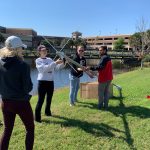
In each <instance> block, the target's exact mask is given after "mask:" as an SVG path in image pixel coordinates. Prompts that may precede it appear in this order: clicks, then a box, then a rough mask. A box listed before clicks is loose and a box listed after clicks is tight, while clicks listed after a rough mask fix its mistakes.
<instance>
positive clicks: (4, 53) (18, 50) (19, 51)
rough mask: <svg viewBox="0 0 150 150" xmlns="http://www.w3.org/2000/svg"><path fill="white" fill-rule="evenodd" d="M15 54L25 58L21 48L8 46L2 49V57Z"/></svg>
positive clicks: (0, 51)
mask: <svg viewBox="0 0 150 150" xmlns="http://www.w3.org/2000/svg"><path fill="white" fill-rule="evenodd" d="M14 56H17V57H19V58H23V56H22V49H21V48H15V49H12V48H7V47H4V48H2V49H0V57H14Z"/></svg>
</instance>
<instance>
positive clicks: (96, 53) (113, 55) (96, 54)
mask: <svg viewBox="0 0 150 150" xmlns="http://www.w3.org/2000/svg"><path fill="white" fill-rule="evenodd" d="M23 53H24V57H35V58H36V57H38V56H39V55H38V53H37V51H36V50H24V52H23ZM65 54H66V55H67V56H69V57H71V58H72V57H73V56H74V55H75V52H65ZM108 55H110V57H111V58H117V57H118V58H120V57H121V58H127V57H130V58H132V57H138V55H135V54H133V53H132V52H116V51H109V52H108ZM48 56H50V57H52V58H54V57H55V56H56V53H54V52H53V53H49V52H48ZM84 56H85V58H92V59H97V58H100V55H99V51H85V53H84Z"/></svg>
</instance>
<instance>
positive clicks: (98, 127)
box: [42, 115, 124, 138]
mask: <svg viewBox="0 0 150 150" xmlns="http://www.w3.org/2000/svg"><path fill="white" fill-rule="evenodd" d="M53 117H54V118H58V119H61V120H60V121H54V120H46V119H45V120H43V121H42V122H45V123H48V124H49V123H54V124H60V126H61V127H77V128H80V129H82V130H84V131H85V132H87V133H90V134H92V135H93V136H107V137H115V134H113V133H112V131H115V132H124V131H121V130H118V129H115V128H113V127H110V126H108V125H106V124H104V123H90V122H87V121H83V120H77V119H71V118H67V117H63V116H57V115H55V116H53ZM119 138H123V137H119Z"/></svg>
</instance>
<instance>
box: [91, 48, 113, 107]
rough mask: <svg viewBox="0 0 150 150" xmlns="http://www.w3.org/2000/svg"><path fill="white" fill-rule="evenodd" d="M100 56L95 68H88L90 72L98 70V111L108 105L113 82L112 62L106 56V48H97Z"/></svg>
mask: <svg viewBox="0 0 150 150" xmlns="http://www.w3.org/2000/svg"><path fill="white" fill-rule="evenodd" d="M99 54H100V56H101V58H100V61H99V63H98V65H97V66H95V67H90V70H93V71H95V70H98V83H99V85H98V109H101V108H103V107H104V108H108V103H109V86H110V84H111V81H112V80H113V73H112V62H111V58H110V57H109V56H108V55H107V47H106V46H101V47H100V48H99Z"/></svg>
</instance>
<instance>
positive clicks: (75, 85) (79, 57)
mask: <svg viewBox="0 0 150 150" xmlns="http://www.w3.org/2000/svg"><path fill="white" fill-rule="evenodd" d="M84 50H85V49H84V47H83V46H79V47H78V48H77V53H76V55H75V57H74V59H73V60H74V61H76V62H77V63H79V64H81V65H82V66H83V68H78V67H77V66H76V65H72V68H71V71H70V74H69V79H70V93H69V99H70V106H73V105H75V102H76V101H77V94H78V90H79V83H80V77H82V76H83V69H85V68H84V66H86V59H85V58H84Z"/></svg>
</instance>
